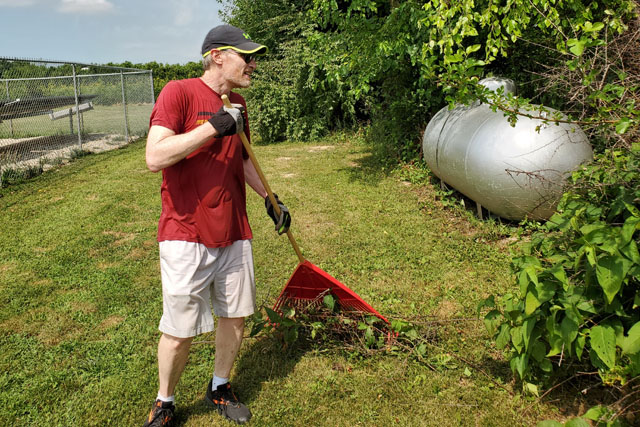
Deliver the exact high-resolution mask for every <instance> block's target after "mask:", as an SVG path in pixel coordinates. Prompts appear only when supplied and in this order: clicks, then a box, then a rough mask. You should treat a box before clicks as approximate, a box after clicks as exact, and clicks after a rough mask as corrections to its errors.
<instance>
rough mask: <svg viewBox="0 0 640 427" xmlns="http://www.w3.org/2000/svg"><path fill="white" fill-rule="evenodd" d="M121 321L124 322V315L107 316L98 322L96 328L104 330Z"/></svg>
mask: <svg viewBox="0 0 640 427" xmlns="http://www.w3.org/2000/svg"><path fill="white" fill-rule="evenodd" d="M122 322H124V317H122V316H109V317H107V318H106V319H104V320H103V321H102V322H100V324H99V325H98V330H100V331H104V330H107V329H111V328H113V327H115V326H118V325H119V324H120V323H122Z"/></svg>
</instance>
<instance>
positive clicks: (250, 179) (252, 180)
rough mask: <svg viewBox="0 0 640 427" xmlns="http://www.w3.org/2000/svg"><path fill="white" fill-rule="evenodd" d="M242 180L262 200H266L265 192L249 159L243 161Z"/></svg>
mask: <svg viewBox="0 0 640 427" xmlns="http://www.w3.org/2000/svg"><path fill="white" fill-rule="evenodd" d="M243 162H244V180H245V181H246V182H247V184H249V187H251V188H253V190H254V191H255V192H256V193H258V195H259V196H260V197H262V198H263V199H266V198H267V190H265V188H264V185H262V181H260V177H259V176H258V172H257V171H256V168H255V167H254V166H253V162H252V161H251V159H250V158H247V159H244V160H243Z"/></svg>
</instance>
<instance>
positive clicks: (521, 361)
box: [509, 353, 529, 378]
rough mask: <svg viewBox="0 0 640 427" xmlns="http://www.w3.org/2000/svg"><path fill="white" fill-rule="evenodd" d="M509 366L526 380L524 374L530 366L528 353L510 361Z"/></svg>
mask: <svg viewBox="0 0 640 427" xmlns="http://www.w3.org/2000/svg"><path fill="white" fill-rule="evenodd" d="M509 365H510V366H511V370H512V371H513V372H518V375H520V378H524V373H525V371H526V370H527V366H528V365H529V355H528V354H527V353H522V354H519V355H517V356H515V357H513V358H511V360H510V361H509Z"/></svg>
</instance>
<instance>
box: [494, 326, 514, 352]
mask: <svg viewBox="0 0 640 427" xmlns="http://www.w3.org/2000/svg"><path fill="white" fill-rule="evenodd" d="M510 330H511V328H510V327H509V325H507V324H502V326H500V333H499V334H498V337H497V338H496V346H497V347H498V348H499V349H501V350H502V349H503V348H505V347H506V346H507V344H509V342H510V341H511V334H510V333H509V332H510Z"/></svg>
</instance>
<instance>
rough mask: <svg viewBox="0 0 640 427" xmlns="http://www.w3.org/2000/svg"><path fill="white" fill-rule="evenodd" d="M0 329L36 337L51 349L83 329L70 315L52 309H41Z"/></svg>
mask: <svg viewBox="0 0 640 427" xmlns="http://www.w3.org/2000/svg"><path fill="white" fill-rule="evenodd" d="M0 328H2V329H3V330H5V331H11V332H14V333H17V334H20V333H22V334H27V335H30V336H33V337H35V338H36V339H37V340H38V341H40V342H41V343H42V344H44V345H45V346H48V347H51V346H54V345H57V344H59V343H60V342H62V341H64V340H68V339H71V338H73V337H75V336H78V335H79V334H80V333H81V330H82V328H81V327H80V325H78V324H77V323H76V322H75V321H74V320H73V319H72V318H71V317H70V316H69V315H68V314H65V313H60V312H59V311H56V310H54V309H52V308H48V307H39V308H36V309H33V310H30V311H27V312H26V313H23V314H21V315H19V316H15V317H12V318H9V319H7V320H5V321H4V322H2V323H0Z"/></svg>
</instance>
